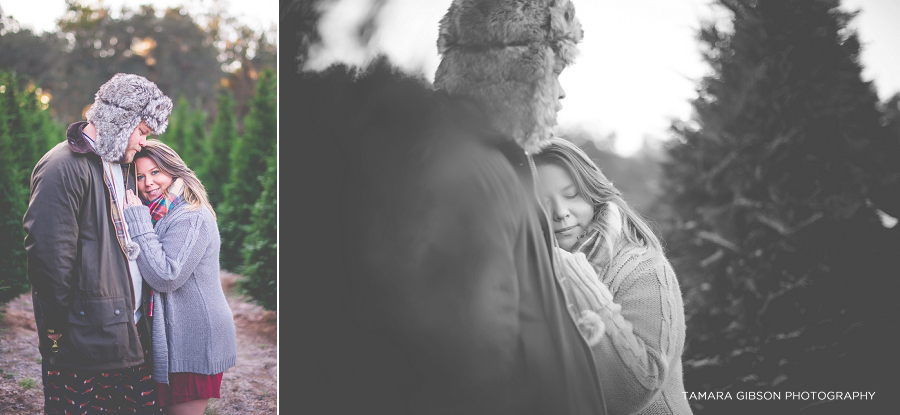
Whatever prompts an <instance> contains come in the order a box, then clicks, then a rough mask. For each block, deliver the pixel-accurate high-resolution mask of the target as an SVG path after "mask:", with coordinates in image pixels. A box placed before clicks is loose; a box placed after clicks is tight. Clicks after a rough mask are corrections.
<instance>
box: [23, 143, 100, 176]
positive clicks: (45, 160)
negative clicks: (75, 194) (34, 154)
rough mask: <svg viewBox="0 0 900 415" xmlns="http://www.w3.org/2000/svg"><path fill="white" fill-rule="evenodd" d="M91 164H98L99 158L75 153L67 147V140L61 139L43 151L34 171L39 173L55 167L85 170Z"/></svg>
mask: <svg viewBox="0 0 900 415" xmlns="http://www.w3.org/2000/svg"><path fill="white" fill-rule="evenodd" d="M92 164H96V165H97V166H99V159H96V160H95V159H92V158H91V157H90V156H88V155H87V154H81V153H76V152H74V151H72V149H71V148H70V147H69V144H68V142H66V141H62V142H60V143H59V144H57V145H55V146H53V148H51V149H50V150H49V151H47V152H46V153H44V156H43V157H41V159H40V160H39V161H38V163H37V165H36V166H35V172H36V173H40V172H47V171H53V170H57V169H63V170H66V171H72V170H80V171H86V170H88V169H90V168H91V165H92Z"/></svg>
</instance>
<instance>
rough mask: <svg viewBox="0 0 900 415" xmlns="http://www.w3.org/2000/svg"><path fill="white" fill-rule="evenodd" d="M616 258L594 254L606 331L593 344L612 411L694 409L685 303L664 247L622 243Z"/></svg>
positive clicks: (649, 414)
mask: <svg viewBox="0 0 900 415" xmlns="http://www.w3.org/2000/svg"><path fill="white" fill-rule="evenodd" d="M614 252H615V253H614V254H613V257H612V260H611V261H607V260H606V259H607V258H608V257H605V256H604V255H599V256H594V257H593V259H592V260H591V265H593V267H594V269H595V270H596V271H597V272H598V275H599V279H600V282H601V283H602V284H596V288H597V289H598V290H599V291H600V293H601V295H600V296H599V298H598V300H599V303H600V304H601V306H600V307H599V308H598V309H597V310H595V311H597V313H598V314H599V315H600V317H601V318H602V320H603V323H604V325H605V335H603V336H602V337H601V338H600V341H599V342H598V343H596V344H594V345H593V346H592V347H591V351H592V352H593V354H594V362H595V364H596V365H597V373H598V375H599V376H600V385H601V387H602V389H603V396H604V397H605V398H606V405H607V410H608V411H609V413H610V414H634V413H637V414H645V415H661V414H690V413H691V408H690V406H689V405H688V402H687V399H686V398H685V396H684V381H683V374H682V362H681V355H682V352H683V350H684V336H685V323H684V305H683V303H682V298H681V289H680V288H679V286H678V280H677V279H676V278H675V272H674V271H673V270H672V266H671V265H670V264H669V261H668V260H667V259H666V258H665V256H664V255H663V254H662V253H661V252H656V251H653V250H649V251H648V252H641V249H640V248H639V247H636V246H624V244H623V243H621V242H620V243H619V244H618V245H617V246H616V247H615V249H614Z"/></svg>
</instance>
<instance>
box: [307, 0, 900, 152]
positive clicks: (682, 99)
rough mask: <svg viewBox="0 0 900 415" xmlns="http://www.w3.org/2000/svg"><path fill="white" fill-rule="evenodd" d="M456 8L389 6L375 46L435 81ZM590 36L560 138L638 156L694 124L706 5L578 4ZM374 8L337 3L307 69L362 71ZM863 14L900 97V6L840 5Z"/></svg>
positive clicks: (650, 0) (870, 55)
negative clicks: (591, 140)
mask: <svg viewBox="0 0 900 415" xmlns="http://www.w3.org/2000/svg"><path fill="white" fill-rule="evenodd" d="M450 1H451V0H433V1H431V0H430V1H422V0H389V1H388V3H387V5H386V6H385V9H384V10H382V14H381V17H380V19H381V25H380V27H381V28H382V30H380V31H379V32H378V33H376V35H375V36H374V38H373V41H372V44H374V45H375V46H376V48H377V49H378V50H381V51H383V52H384V53H386V54H388V56H390V57H391V59H392V60H393V61H394V62H395V63H396V64H397V65H398V66H400V67H402V68H404V69H406V70H408V71H411V72H420V73H422V74H424V75H425V76H426V77H427V78H428V79H429V80H433V79H434V71H435V69H437V65H438V63H439V62H440V57H439V55H438V54H437V47H436V42H437V29H438V21H439V20H440V18H441V17H442V16H443V14H444V13H445V12H446V10H447V7H448V6H449V4H450ZM573 2H574V4H575V10H576V15H577V16H578V18H579V19H580V20H581V24H582V27H583V28H584V31H585V34H584V40H583V41H582V43H581V44H580V45H579V48H580V51H581V52H580V56H579V58H578V59H577V60H576V62H575V63H574V64H573V65H572V66H570V67H569V68H567V69H566V70H565V71H564V72H563V74H562V76H561V77H560V82H562V84H563V87H564V88H565V90H566V98H565V99H564V100H563V105H564V108H563V110H562V111H561V112H560V113H559V123H560V127H559V128H560V130H558V131H564V130H566V129H573V128H583V129H585V130H587V131H589V132H591V133H592V134H593V135H594V136H596V137H606V136H610V135H615V137H616V141H615V150H616V151H617V152H618V153H620V154H622V155H630V154H634V153H635V152H636V151H638V150H639V149H640V147H641V145H642V144H643V143H644V141H645V140H648V141H649V142H650V143H659V142H661V141H664V140H666V139H668V138H669V133H668V132H667V129H668V127H669V126H670V125H671V120H672V119H681V120H688V119H689V118H690V116H691V107H690V104H689V100H690V99H692V98H694V97H696V88H697V85H698V81H699V80H700V79H701V78H702V77H703V76H704V75H707V74H708V73H709V72H710V69H709V67H708V66H707V65H706V64H705V63H704V62H703V61H702V59H701V55H700V51H699V44H698V42H697V40H696V35H697V32H698V30H699V28H700V26H701V22H703V21H707V20H710V19H717V18H718V19H721V18H722V17H723V16H727V15H725V14H724V13H723V12H721V11H719V10H718V9H713V8H711V7H710V6H709V5H710V3H711V2H710V1H709V0H678V1H672V0H632V1H620V0H580V1H579V0H573ZM367 4H369V0H337V1H336V3H335V5H334V6H333V7H332V8H331V9H327V10H326V11H325V13H324V14H323V16H322V19H321V20H320V22H319V24H320V26H319V29H320V33H321V35H322V38H323V47H322V48H321V49H314V50H311V51H310V52H311V53H310V58H309V61H308V68H309V69H314V70H315V69H322V68H324V67H326V66H327V65H329V64H331V63H334V62H338V61H340V62H347V63H352V64H362V63H364V62H365V60H366V58H368V57H371V55H372V54H373V51H372V50H364V49H361V48H360V47H359V46H358V45H357V44H356V43H355V41H354V40H353V36H352V33H353V32H352V29H353V28H354V27H355V26H354V24H355V22H357V21H359V20H360V19H361V18H362V17H363V16H364V15H365V13H366V5H367ZM842 8H844V9H846V10H854V9H862V11H861V13H860V14H859V15H857V17H856V18H855V19H854V20H853V22H852V23H851V27H852V28H854V29H855V30H857V33H858V34H859V37H860V40H861V42H862V45H863V52H862V56H861V59H862V63H863V67H864V70H863V74H862V76H863V79H864V80H871V81H874V84H875V86H876V88H877V91H878V93H879V96H880V97H881V99H882V100H885V99H886V98H888V97H889V96H890V95H892V94H893V93H895V92H900V24H897V22H898V21H900V1H898V0H843V1H842Z"/></svg>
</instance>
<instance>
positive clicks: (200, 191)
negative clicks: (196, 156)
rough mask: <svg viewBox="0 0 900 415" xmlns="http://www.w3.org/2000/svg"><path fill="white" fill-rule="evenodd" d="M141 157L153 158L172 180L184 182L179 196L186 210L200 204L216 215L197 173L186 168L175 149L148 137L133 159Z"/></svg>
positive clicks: (194, 208)
mask: <svg viewBox="0 0 900 415" xmlns="http://www.w3.org/2000/svg"><path fill="white" fill-rule="evenodd" d="M141 157H147V158H150V159H151V160H153V162H154V163H156V166H157V167H159V169H160V170H162V171H163V172H164V173H166V174H168V175H169V176H172V181H173V182H174V180H175V179H181V180H182V181H183V182H184V187H183V188H182V191H181V198H182V199H183V200H184V201H185V202H186V203H187V204H188V208H187V209H188V210H197V209H199V208H200V206H206V207H207V208H208V209H209V211H210V212H211V213H212V214H213V217H216V211H215V210H213V208H212V205H210V204H209V199H208V198H207V197H206V188H204V187H203V183H200V179H198V178H197V174H195V173H194V171H193V170H191V169H190V168H188V166H187V164H185V163H184V160H182V159H181V157H180V156H179V155H178V153H176V152H175V150H172V149H171V148H170V147H169V146H167V145H165V144H163V143H162V141H159V140H156V139H150V140H147V144H146V145H145V146H144V148H143V149H141V151H139V152H137V154H135V155H134V161H137V159H139V158H141ZM134 174H135V179H137V171H136V170H135V173H134ZM170 187H171V185H170ZM166 192H167V193H168V189H166Z"/></svg>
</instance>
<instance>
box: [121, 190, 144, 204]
mask: <svg viewBox="0 0 900 415" xmlns="http://www.w3.org/2000/svg"><path fill="white" fill-rule="evenodd" d="M142 205H143V203H141V199H139V198H138V197H137V196H136V195H135V194H134V192H132V191H131V189H128V190H126V191H125V207H132V206H142Z"/></svg>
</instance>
